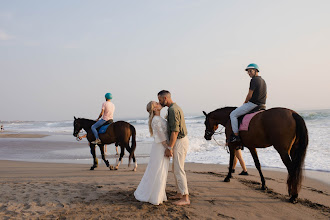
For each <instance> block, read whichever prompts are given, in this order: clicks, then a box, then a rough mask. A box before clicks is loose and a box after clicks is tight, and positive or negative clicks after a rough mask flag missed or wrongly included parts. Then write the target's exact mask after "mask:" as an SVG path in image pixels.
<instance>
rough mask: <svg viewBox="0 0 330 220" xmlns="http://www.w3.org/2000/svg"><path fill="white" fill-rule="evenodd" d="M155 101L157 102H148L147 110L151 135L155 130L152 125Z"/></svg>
mask: <svg viewBox="0 0 330 220" xmlns="http://www.w3.org/2000/svg"><path fill="white" fill-rule="evenodd" d="M154 103H155V102H154V101H150V102H149V103H148V104H147V112H149V122H148V125H149V132H150V136H152V135H153V131H152V127H151V122H152V119H153V118H154V116H155V113H154Z"/></svg>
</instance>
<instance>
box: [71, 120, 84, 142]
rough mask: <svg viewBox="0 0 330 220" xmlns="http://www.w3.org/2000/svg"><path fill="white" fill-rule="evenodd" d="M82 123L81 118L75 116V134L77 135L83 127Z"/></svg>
mask: <svg viewBox="0 0 330 220" xmlns="http://www.w3.org/2000/svg"><path fill="white" fill-rule="evenodd" d="M82 128H83V127H82V125H81V120H80V118H76V117H74V121H73V136H74V137H77V136H78V134H79V132H80V130H81V129H82Z"/></svg>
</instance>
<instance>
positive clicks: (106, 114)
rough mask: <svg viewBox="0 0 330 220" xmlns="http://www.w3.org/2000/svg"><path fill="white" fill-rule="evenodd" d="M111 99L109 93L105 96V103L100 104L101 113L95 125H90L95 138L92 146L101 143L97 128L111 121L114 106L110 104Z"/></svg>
mask: <svg viewBox="0 0 330 220" xmlns="http://www.w3.org/2000/svg"><path fill="white" fill-rule="evenodd" d="M111 99H112V94H111V93H107V94H105V100H106V101H105V102H104V103H103V104H102V111H101V113H100V115H99V117H98V118H97V119H96V123H95V124H93V125H92V131H93V134H94V136H95V138H96V140H95V141H93V142H92V144H101V143H102V142H101V140H100V138H99V134H98V132H97V130H96V129H97V128H98V127H101V126H102V125H103V124H104V123H106V122H107V121H109V120H110V122H111V120H112V121H113V113H114V112H115V105H114V104H113V103H112V102H111ZM101 117H102V118H101ZM100 118H101V119H100ZM99 119H100V120H99Z"/></svg>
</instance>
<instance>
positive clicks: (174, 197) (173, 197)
mask: <svg viewBox="0 0 330 220" xmlns="http://www.w3.org/2000/svg"><path fill="white" fill-rule="evenodd" d="M181 198H182V195H181V194H176V195H175V196H170V197H169V199H181Z"/></svg>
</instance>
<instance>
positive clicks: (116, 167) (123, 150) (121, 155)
mask: <svg viewBox="0 0 330 220" xmlns="http://www.w3.org/2000/svg"><path fill="white" fill-rule="evenodd" d="M124 152H125V148H124V147H123V146H121V145H120V155H119V159H118V163H117V165H116V166H115V170H118V168H119V165H120V163H121V160H122V159H123V156H124Z"/></svg>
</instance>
